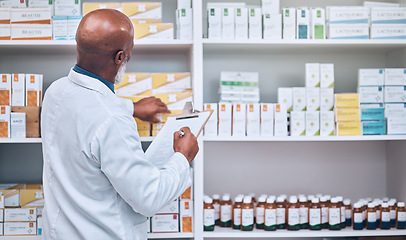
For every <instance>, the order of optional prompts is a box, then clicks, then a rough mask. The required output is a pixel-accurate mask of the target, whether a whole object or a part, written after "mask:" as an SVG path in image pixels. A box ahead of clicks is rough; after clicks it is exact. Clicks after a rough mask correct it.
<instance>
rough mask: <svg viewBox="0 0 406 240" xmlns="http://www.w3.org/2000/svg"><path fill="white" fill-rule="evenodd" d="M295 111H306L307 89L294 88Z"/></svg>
mask: <svg viewBox="0 0 406 240" xmlns="http://www.w3.org/2000/svg"><path fill="white" fill-rule="evenodd" d="M292 91H293V111H306V88H303V87H294V88H293V90H292Z"/></svg>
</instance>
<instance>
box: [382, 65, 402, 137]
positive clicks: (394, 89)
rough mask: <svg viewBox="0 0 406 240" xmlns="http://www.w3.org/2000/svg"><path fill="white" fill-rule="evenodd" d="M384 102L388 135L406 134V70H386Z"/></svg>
mask: <svg viewBox="0 0 406 240" xmlns="http://www.w3.org/2000/svg"><path fill="white" fill-rule="evenodd" d="M384 101H385V117H386V118H387V121H388V129H387V130H388V134H389V135H400V134H406V68H387V69H385V87H384Z"/></svg>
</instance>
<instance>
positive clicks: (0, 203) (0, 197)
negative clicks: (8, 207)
mask: <svg viewBox="0 0 406 240" xmlns="http://www.w3.org/2000/svg"><path fill="white" fill-rule="evenodd" d="M0 209H4V196H3V195H0ZM3 216H4V215H3V214H0V222H2V221H3Z"/></svg>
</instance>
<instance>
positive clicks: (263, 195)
mask: <svg viewBox="0 0 406 240" xmlns="http://www.w3.org/2000/svg"><path fill="white" fill-rule="evenodd" d="M259 197H264V198H265V199H266V198H267V197H268V195H266V194H261V195H260V196H259Z"/></svg>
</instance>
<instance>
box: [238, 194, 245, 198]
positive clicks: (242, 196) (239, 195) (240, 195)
mask: <svg viewBox="0 0 406 240" xmlns="http://www.w3.org/2000/svg"><path fill="white" fill-rule="evenodd" d="M236 197H241V199H243V198H244V194H238V195H237V196H236Z"/></svg>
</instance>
